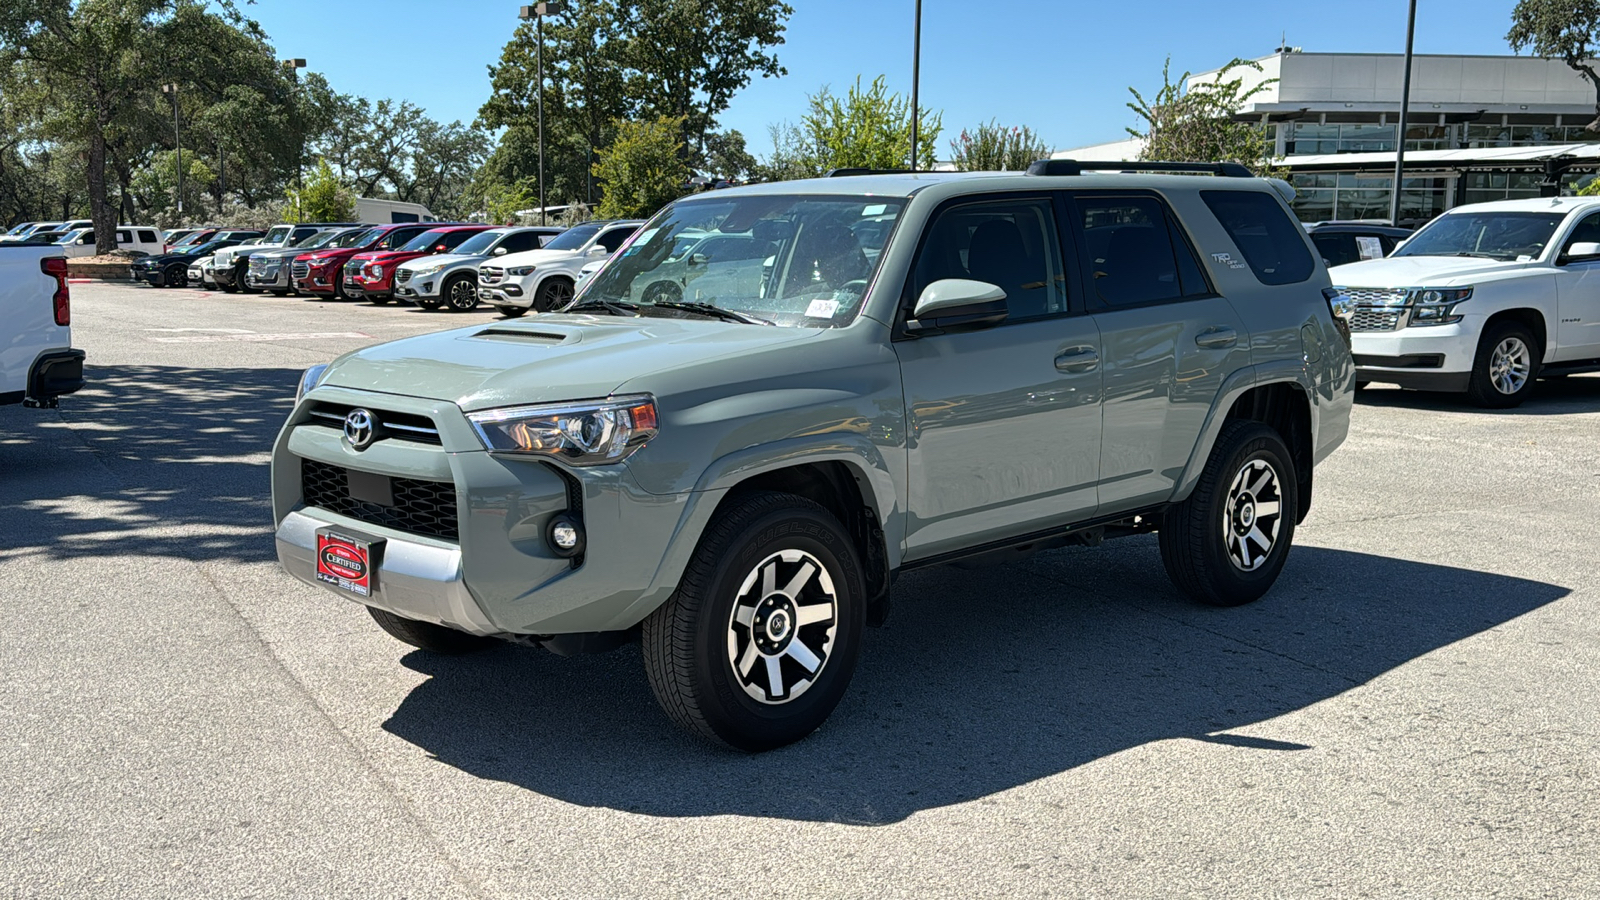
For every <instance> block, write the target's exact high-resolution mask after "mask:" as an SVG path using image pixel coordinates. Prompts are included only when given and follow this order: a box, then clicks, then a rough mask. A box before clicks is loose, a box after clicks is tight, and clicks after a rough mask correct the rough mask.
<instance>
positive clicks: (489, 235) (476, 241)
mask: <svg viewBox="0 0 1600 900" xmlns="http://www.w3.org/2000/svg"><path fill="white" fill-rule="evenodd" d="M505 236H506V232H504V231H480V232H478V233H477V234H475V235H473V236H472V237H470V238H467V239H466V240H465V241H464V242H462V244H461V246H459V247H457V248H456V250H455V252H457V253H461V254H465V255H467V256H473V255H482V254H484V253H488V252H489V248H490V247H492V246H494V242H495V241H498V240H500V239H501V238H503V237H505Z"/></svg>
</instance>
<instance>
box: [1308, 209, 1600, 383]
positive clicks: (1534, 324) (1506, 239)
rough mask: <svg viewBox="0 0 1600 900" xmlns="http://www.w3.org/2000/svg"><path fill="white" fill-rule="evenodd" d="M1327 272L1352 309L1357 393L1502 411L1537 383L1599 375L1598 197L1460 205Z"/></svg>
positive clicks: (1599, 268)
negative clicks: (1390, 246) (1457, 397)
mask: <svg viewBox="0 0 1600 900" xmlns="http://www.w3.org/2000/svg"><path fill="white" fill-rule="evenodd" d="M1329 274H1330V275H1331V277H1332V278H1333V283H1334V284H1335V285H1337V286H1339V287H1338V289H1339V290H1341V291H1343V292H1344V293H1345V294H1347V295H1348V296H1349V297H1350V299H1351V300H1353V301H1354V303H1355V315H1354V317H1353V318H1352V319H1351V321H1350V331H1351V338H1352V344H1353V350H1354V353H1355V362H1356V384H1357V386H1358V387H1359V386H1362V385H1364V384H1366V383H1368V382H1382V383H1385V384H1397V385H1400V386H1401V387H1408V388H1416V389H1419V390H1429V391H1455V392H1465V393H1466V394H1467V395H1468V397H1470V398H1471V400H1472V402H1473V403H1475V404H1477V405H1479V406H1483V407H1490V408H1505V407H1511V406H1516V405H1517V404H1519V403H1521V402H1522V401H1523V400H1524V399H1526V397H1527V396H1528V394H1529V393H1530V392H1531V391H1532V389H1533V385H1534V381H1535V380H1536V379H1538V378H1552V377H1560V376H1562V375H1568V374H1574V373H1577V372H1594V371H1600V197H1550V198H1542V199H1537V200H1507V201H1502V202H1495V203H1475V204H1471V205H1468V206H1458V207H1456V208H1455V209H1452V210H1450V211H1449V212H1447V213H1445V214H1443V215H1441V216H1439V217H1438V218H1436V219H1434V220H1433V221H1432V222H1429V223H1428V224H1427V225H1425V226H1423V228H1422V229H1421V230H1420V231H1418V232H1417V233H1416V234H1414V235H1412V236H1411V237H1410V238H1409V239H1408V240H1407V241H1406V242H1405V243H1404V244H1402V245H1400V247H1399V248H1398V249H1396V250H1395V251H1394V253H1393V254H1391V255H1390V256H1389V257H1388V258H1387V259H1374V260H1366V261H1363V262H1357V263H1351V264H1349V265H1344V266H1338V267H1336V268H1334V269H1331V270H1330V271H1329Z"/></svg>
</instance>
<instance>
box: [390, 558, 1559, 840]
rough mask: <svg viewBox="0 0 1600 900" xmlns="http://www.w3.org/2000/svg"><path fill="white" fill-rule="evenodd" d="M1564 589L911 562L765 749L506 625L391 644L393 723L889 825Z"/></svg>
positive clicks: (602, 664)
mask: <svg viewBox="0 0 1600 900" xmlns="http://www.w3.org/2000/svg"><path fill="white" fill-rule="evenodd" d="M1567 593H1568V591H1567V589H1565V588H1562V587H1558V586H1555V585H1550V584H1542V583H1539V582H1534V581H1528V580H1523V579H1518V578H1510V577H1506V576H1502V575H1496V574H1490V573H1486V572H1477V571H1472V570H1468V569H1460V568H1453V567H1450V566H1443V565H1433V564H1427V563H1419V562H1408V561H1405V560H1399V559H1394V558H1390V557H1383V556H1373V555H1367V554H1361V553H1353V552H1346V551H1340V550H1331V549H1324V548H1318V547H1299V548H1296V549H1295V550H1294V551H1293V553H1292V555H1291V557H1290V559H1289V564H1288V568H1287V570H1286V571H1285V573H1284V575H1283V577H1282V579H1281V580H1280V582H1279V584H1278V586H1277V587H1276V588H1275V589H1274V590H1273V592H1272V593H1271V594H1269V595H1268V596H1267V597H1266V598H1265V599H1263V600H1261V601H1259V602H1258V603H1256V604H1253V605H1250V606H1245V607H1240V608H1235V609H1212V608H1203V607H1196V606H1193V605H1190V604H1188V603H1185V602H1183V601H1182V600H1181V599H1180V598H1178V597H1177V596H1176V594H1175V592H1174V591H1173V590H1172V588H1171V587H1170V586H1169V585H1168V584H1167V583H1166V580H1165V576H1164V574H1163V572H1162V568H1161V564H1160V561H1159V557H1158V554H1157V552H1156V549H1155V542H1154V540H1153V539H1150V538H1130V539H1126V540H1123V541H1118V542H1114V543H1113V544H1110V545H1107V546H1106V547H1105V548H1103V549H1101V550H1099V551H1081V550H1080V551H1074V550H1064V551H1057V552H1054V553H1048V554H1042V555H1040V556H1039V557H1036V558H1034V559H1032V560H1030V561H1027V562H1025V563H1019V564H1015V565H1011V566H1005V567H999V568H993V569H987V570H982V571H961V570H955V569H933V570H926V571H921V572H916V573H912V574H910V575H908V576H906V577H905V578H903V579H902V580H901V581H900V582H899V584H898V585H897V586H896V588H895V594H894V600H895V609H894V613H893V614H892V616H891V617H890V621H889V624H888V626H887V627H885V628H882V629H870V630H869V631H868V633H867V636H866V640H865V642H864V648H863V652H862V658H861V662H860V665H859V666H858V668H857V670H856V675H855V679H854V682H853V683H852V685H851V687H850V690H849V691H848V692H847V694H846V697H845V700H844V702H843V703H842V704H841V706H840V707H839V709H838V710H837V711H836V712H835V713H834V715H833V717H832V718H831V719H830V720H829V721H828V722H827V723H826V724H824V726H823V727H822V729H820V730H819V731H818V732H817V733H815V734H813V735H811V736H810V737H808V738H807V739H805V740H803V741H801V742H799V743H798V744H795V745H793V746H790V747H786V748H783V749H780V750H776V751H773V752H770V753H766V754H761V755H757V756H747V755H743V754H739V753H734V752H731V751H726V750H722V749H719V748H716V747H713V746H710V745H708V744H705V743H703V742H700V741H698V740H697V739H694V738H692V737H689V736H688V735H686V734H683V733H681V732H680V731H679V730H678V729H677V728H676V727H675V726H673V725H672V724H671V723H670V722H669V721H668V720H667V719H666V717H665V716H664V715H663V714H662V713H661V712H660V711H659V710H658V709H657V707H656V704H655V702H654V699H653V697H652V696H651V694H650V690H649V687H648V685H647V683H646V680H645V676H644V671H643V667H642V666H641V664H640V659H639V651H638V648H637V647H636V646H633V647H626V648H624V649H622V650H619V651H615V652H612V653H609V654H604V655H599V656H588V657H577V658H572V659H562V658H558V657H555V656H553V655H551V654H548V653H545V652H543V651H539V650H532V649H527V648H521V647H514V646H510V645H507V646H503V647H497V648H495V649H492V650H489V651H486V652H484V653H482V654H479V655H476V656H468V657H438V656H433V655H430V654H426V653H421V652H412V653H410V654H407V655H405V656H404V657H403V660H404V662H405V664H406V665H407V666H409V667H411V668H413V669H415V670H417V671H419V672H422V673H425V674H427V675H429V676H431V677H430V678H429V679H428V680H427V681H425V682H423V683H422V684H420V685H418V686H417V687H416V688H415V689H413V691H412V692H411V693H410V694H409V695H408V696H407V697H406V699H405V700H404V701H403V702H402V703H401V704H400V706H399V707H398V708H397V709H396V710H395V711H394V713H393V715H392V717H391V718H390V719H389V720H388V721H387V722H386V723H385V725H384V728H385V729H386V730H387V731H389V732H391V733H392V734H394V735H397V736H399V737H400V738H403V739H404V740H406V741H409V742H411V743H413V744H415V745H417V746H418V747H420V748H422V749H424V750H426V751H427V752H428V753H430V754H431V755H432V756H433V757H435V758H436V759H438V760H439V761H440V762H443V763H446V764H448V765H451V766H455V767H457V768H459V769H461V770H463V771H465V772H468V773H471V774H473V775H475V776H478V777H481V778H486V779H493V780H496V781H501V782H507V783H510V784H514V785H518V786H520V787H522V788H525V789H527V790H530V791H535V792H538V793H540V794H543V795H546V796H549V797H553V798H557V799H560V800H563V801H567V802H570V803H575V804H581V805H584V806H592V807H605V808H611V809H617V810H625V811H633V812H640V813H644V814H647V815H655V816H713V815H739V816H760V817H776V818H788V819H795V820H804V821H827V822H843V823H852V824H862V825H875V824H888V823H894V822H899V821H902V820H904V819H906V818H907V817H909V816H911V815H912V814H914V813H916V812H919V811H922V810H928V809H933V808H937V807H941V806H945V805H949V804H955V803H963V802H968V801H974V800H981V799H982V798H986V797H989V796H990V795H993V794H995V793H997V792H1001V791H1005V790H1007V789H1010V788H1014V787H1018V786H1020V785H1023V784H1027V783H1029V782H1032V781H1035V780H1037V779H1040V778H1046V777H1049V776H1053V775H1057V774H1059V773H1062V772H1066V771H1068V770H1071V769H1073V768H1075V767H1078V766H1082V765H1085V764H1087V763H1091V762H1093V761H1095V760H1097V759H1101V758H1103V757H1106V756H1109V755H1111V754H1114V753H1117V752H1119V751H1122V750H1126V749H1129V748H1133V747H1138V746H1141V745H1144V744H1148V743H1150V742H1153V741H1162V740H1173V739H1188V740H1196V741H1204V742H1208V743H1213V744H1224V745H1228V746H1230V747H1233V748H1238V749H1237V750H1234V751H1230V752H1250V753H1275V752H1294V751H1297V750H1303V749H1307V747H1308V743H1307V742H1306V741H1302V740H1300V739H1299V738H1298V735H1297V734H1296V733H1295V729H1294V725H1293V723H1292V722H1290V723H1280V722H1272V721H1271V720H1274V719H1276V718H1278V717H1281V716H1284V715H1286V714H1289V713H1293V712H1296V711H1299V710H1305V709H1306V708H1307V707H1309V706H1311V705H1312V704H1315V703H1317V702H1318V701H1322V700H1326V699H1328V698H1331V697H1334V696H1337V695H1339V694H1341V693H1343V692H1345V691H1348V690H1351V689H1352V688H1357V687H1359V686H1361V685H1365V684H1367V683H1369V682H1371V681H1373V680H1374V679H1377V678H1379V677H1381V676H1383V675H1384V674H1385V673H1387V672H1390V671H1391V670H1393V669H1395V668H1396V667H1398V666H1401V665H1403V664H1406V663H1408V662H1413V661H1419V660H1421V659H1422V658H1423V657H1425V656H1427V655H1428V654H1430V653H1432V652H1433V651H1436V650H1439V649H1440V648H1444V647H1447V646H1449V645H1450V644H1452V643H1455V642H1457V641H1461V640H1463V639H1466V638H1469V637H1471V636H1473V635H1475V634H1478V633H1480V632H1483V631H1484V630H1486V629H1490V628H1494V627H1496V626H1499V625H1502V624H1504V623H1506V622H1508V621H1510V620H1512V619H1515V618H1516V617H1518V616H1521V615H1523V614H1525V613H1528V612H1530V611H1532V610H1535V609H1538V608H1539V607H1541V606H1543V605H1544V604H1547V603H1550V602H1552V601H1555V600H1557V599H1559V598H1561V597H1563V596H1565V595H1566V594H1567ZM1419 664H1421V665H1429V664H1430V663H1427V662H1419ZM1432 664H1433V665H1435V666H1436V667H1437V668H1438V670H1439V671H1438V673H1437V674H1439V675H1441V676H1442V677H1445V678H1452V677H1457V676H1456V675H1455V674H1454V672H1453V669H1454V667H1450V668H1446V667H1445V665H1444V664H1443V663H1442V662H1438V663H1432ZM1252 726H1255V727H1254V729H1252ZM1235 729H1245V730H1256V731H1259V732H1262V733H1260V734H1247V733H1246V734H1236V733H1232V732H1233V731H1234V730H1235ZM1172 774H1173V773H1171V772H1170V771H1168V770H1166V769H1163V770H1162V771H1160V772H1153V773H1152V777H1156V778H1160V777H1166V776H1170V775H1172Z"/></svg>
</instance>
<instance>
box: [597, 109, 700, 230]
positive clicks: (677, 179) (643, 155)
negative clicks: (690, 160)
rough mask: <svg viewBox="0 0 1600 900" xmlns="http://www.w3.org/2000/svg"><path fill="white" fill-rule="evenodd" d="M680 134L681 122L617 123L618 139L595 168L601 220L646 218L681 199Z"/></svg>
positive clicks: (684, 168) (684, 176)
mask: <svg viewBox="0 0 1600 900" xmlns="http://www.w3.org/2000/svg"><path fill="white" fill-rule="evenodd" d="M682 133H683V122H682V121H681V120H679V119H676V118H672V117H670V116H658V117H657V118H656V119H654V120H653V121H645V122H618V123H617V139H616V140H615V141H614V142H612V144H611V146H610V147H607V148H606V149H604V150H602V151H600V153H599V158H598V159H597V160H596V161H595V164H594V174H595V177H597V178H599V179H600V180H601V181H602V182H603V183H604V186H605V197H604V199H602V200H601V201H600V208H599V209H598V210H597V214H598V215H599V217H600V218H602V219H633V218H645V217H648V216H651V215H654V214H655V212H656V210H658V209H660V208H661V207H663V206H666V205H667V204H668V203H671V202H672V201H673V200H676V199H678V197H680V196H682V194H683V186H684V185H685V184H687V183H688V181H689V166H688V164H687V163H685V162H684V161H683V142H682V140H681V139H680V137H679V135H681V134H682Z"/></svg>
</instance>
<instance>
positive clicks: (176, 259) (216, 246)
mask: <svg viewBox="0 0 1600 900" xmlns="http://www.w3.org/2000/svg"><path fill="white" fill-rule="evenodd" d="M244 241H245V238H242V237H240V238H228V239H226V240H220V241H206V242H205V243H204V244H196V245H194V246H193V247H185V248H183V249H182V250H179V251H177V252H174V253H163V254H161V255H160V256H145V257H141V258H139V259H136V260H134V261H133V265H132V266H131V267H130V270H131V273H132V275H133V280H134V281H143V282H144V283H146V284H149V285H152V286H154V287H184V286H186V285H187V284H188V283H189V263H191V262H194V261H195V260H197V259H205V258H206V257H208V256H210V255H211V254H213V253H216V252H217V251H218V250H221V249H222V248H223V247H234V246H238V245H239V244H241V243H244Z"/></svg>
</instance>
